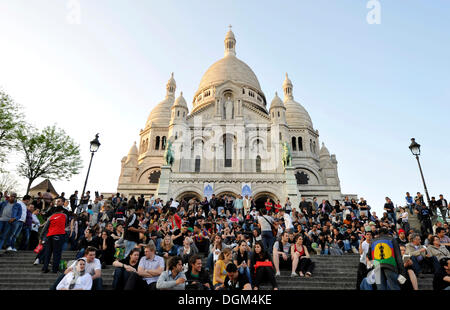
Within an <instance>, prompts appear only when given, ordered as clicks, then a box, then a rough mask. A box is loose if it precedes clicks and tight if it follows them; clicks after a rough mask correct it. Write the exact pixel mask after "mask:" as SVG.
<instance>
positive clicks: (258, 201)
mask: <svg viewBox="0 0 450 310" xmlns="http://www.w3.org/2000/svg"><path fill="white" fill-rule="evenodd" d="M267 198H269V199H270V202H271V203H272V204H273V205H274V204H275V203H276V202H277V200H278V198H277V197H276V196H275V195H274V194H272V193H269V192H262V193H258V194H256V195H255V197H254V200H255V205H256V209H257V210H260V209H264V204H265V203H266V201H267Z"/></svg>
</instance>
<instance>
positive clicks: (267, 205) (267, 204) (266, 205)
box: [264, 198, 273, 214]
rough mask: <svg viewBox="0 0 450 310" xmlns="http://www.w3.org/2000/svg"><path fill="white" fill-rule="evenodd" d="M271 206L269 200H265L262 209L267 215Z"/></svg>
mask: <svg viewBox="0 0 450 310" xmlns="http://www.w3.org/2000/svg"><path fill="white" fill-rule="evenodd" d="M272 207H273V204H272V203H271V202H270V198H267V200H266V202H265V203H264V208H265V209H266V212H267V214H270V212H272Z"/></svg>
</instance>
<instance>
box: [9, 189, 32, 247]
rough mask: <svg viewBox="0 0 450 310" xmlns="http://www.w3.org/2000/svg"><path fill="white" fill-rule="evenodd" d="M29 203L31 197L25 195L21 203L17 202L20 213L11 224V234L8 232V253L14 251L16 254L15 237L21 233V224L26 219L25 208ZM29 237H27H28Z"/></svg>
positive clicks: (26, 209)
mask: <svg viewBox="0 0 450 310" xmlns="http://www.w3.org/2000/svg"><path fill="white" fill-rule="evenodd" d="M30 203H31V196H30V195H25V196H23V198H22V201H19V204H20V207H21V212H20V218H19V220H17V221H14V222H13V223H12V228H11V232H10V236H9V240H8V249H9V251H14V252H16V251H17V249H16V246H15V245H16V239H17V237H19V235H20V233H21V232H22V227H23V224H25V221H26V219H27V213H28V212H27V211H28V208H27V206H28V205H29V204H30ZM28 237H29V235H28Z"/></svg>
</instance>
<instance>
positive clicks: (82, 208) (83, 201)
mask: <svg viewBox="0 0 450 310" xmlns="http://www.w3.org/2000/svg"><path fill="white" fill-rule="evenodd" d="M90 199H91V192H90V191H87V192H86V194H85V195H84V196H83V197H81V199H80V205H79V206H78V210H77V214H80V213H82V212H84V211H87V209H88V204H89V200H90Z"/></svg>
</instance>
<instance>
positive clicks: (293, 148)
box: [292, 137, 297, 151]
mask: <svg viewBox="0 0 450 310" xmlns="http://www.w3.org/2000/svg"><path fill="white" fill-rule="evenodd" d="M292 150H293V151H297V139H296V138H295V137H292Z"/></svg>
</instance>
